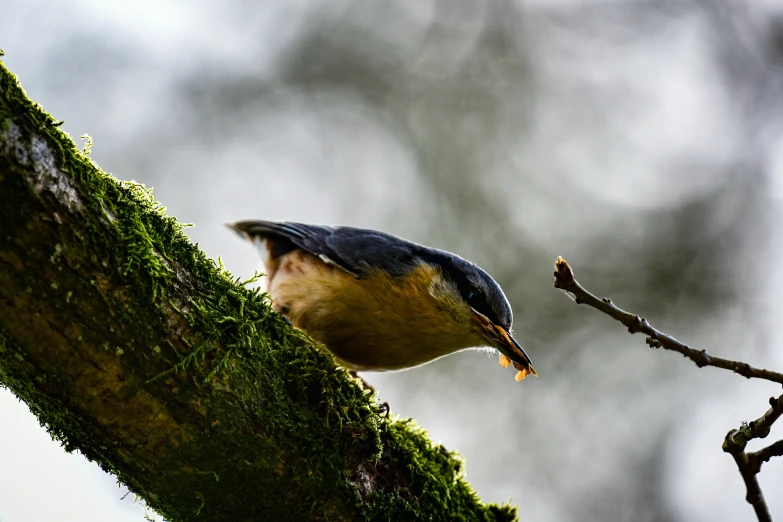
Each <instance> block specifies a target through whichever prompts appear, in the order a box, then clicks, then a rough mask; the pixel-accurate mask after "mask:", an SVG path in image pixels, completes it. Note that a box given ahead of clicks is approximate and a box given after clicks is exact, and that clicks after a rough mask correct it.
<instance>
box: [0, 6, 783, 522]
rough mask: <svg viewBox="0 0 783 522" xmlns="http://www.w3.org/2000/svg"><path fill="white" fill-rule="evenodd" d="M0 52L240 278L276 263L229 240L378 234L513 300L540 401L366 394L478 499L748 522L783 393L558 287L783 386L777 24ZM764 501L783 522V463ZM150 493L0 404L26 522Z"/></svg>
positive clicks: (484, 13) (479, 357)
mask: <svg viewBox="0 0 783 522" xmlns="http://www.w3.org/2000/svg"><path fill="white" fill-rule="evenodd" d="M0 48H3V49H4V50H5V53H6V56H5V58H4V61H5V63H6V64H7V65H8V66H9V67H10V68H11V70H13V71H14V72H15V73H16V74H18V75H19V78H20V80H21V82H22V85H23V86H24V87H25V88H26V89H27V91H28V93H29V95H30V96H31V97H32V98H33V99H34V100H36V101H38V102H40V103H42V104H43V106H44V107H45V108H46V109H47V110H48V111H50V112H51V113H52V114H53V115H54V116H55V117H56V118H60V119H64V120H65V125H64V126H63V128H64V129H65V130H66V131H68V132H69V133H70V134H71V135H72V136H74V137H75V138H76V139H77V142H78V141H79V140H78V138H77V137H78V136H79V135H81V134H83V133H88V134H90V135H91V136H92V137H93V139H94V140H95V144H94V146H93V148H92V157H93V158H94V159H95V160H96V161H97V162H98V163H99V164H100V165H101V166H102V167H103V168H104V169H105V170H107V171H110V172H113V173H114V174H115V175H116V176H117V177H118V178H120V179H134V180H136V181H139V182H142V183H144V184H146V185H147V186H151V187H154V189H155V195H156V197H157V199H158V200H160V201H161V202H162V203H163V204H164V205H166V206H167V207H168V210H169V213H171V214H172V215H174V216H176V217H177V218H179V219H180V220H181V221H184V222H190V223H194V224H195V227H194V228H191V229H188V234H189V235H190V237H191V238H192V239H193V241H195V242H198V243H199V244H200V246H201V248H202V249H204V250H205V251H206V253H207V254H208V255H209V256H211V257H214V258H217V257H218V256H220V257H221V258H222V259H223V261H224V263H225V264H226V265H227V266H228V268H229V269H231V270H232V271H233V272H234V273H235V274H236V275H241V276H249V275H251V274H252V273H253V271H254V270H255V269H257V268H259V266H260V265H259V261H258V259H257V257H256V254H255V252H254V251H253V250H252V248H251V247H250V246H249V245H248V244H245V243H242V242H241V241H240V240H239V239H238V238H236V237H235V236H234V235H233V234H231V233H229V231H228V230H227V229H225V228H224V226H223V223H225V222H228V221H233V220H236V219H241V218H252V217H257V218H264V219H281V220H298V221H304V222H313V223H325V224H350V225H354V226H361V227H368V228H379V229H383V230H385V231H388V232H391V233H394V234H397V235H401V236H403V237H406V238H409V239H412V240H415V241H418V242H422V243H426V244H428V245H431V246H435V247H440V248H445V249H448V250H451V251H454V252H456V253H458V254H460V255H462V256H463V257H466V258H468V259H471V260H473V261H475V262H476V263H478V264H479V265H480V266H482V267H483V268H485V269H486V270H487V271H488V272H490V274H492V275H493V276H494V277H495V279H497V280H498V282H499V283H500V284H501V286H502V287H503V288H504V290H505V292H506V294H507V296H508V297H509V299H510V301H511V304H512V306H513V308H514V312H515V319H516V320H515V323H514V326H515V330H516V333H517V338H518V339H519V340H520V341H521V342H522V344H523V345H524V346H525V348H526V349H527V351H528V353H529V354H530V355H531V356H532V358H533V360H534V361H535V363H536V369H537V370H538V371H539V373H540V375H541V376H540V378H538V379H527V380H525V381H524V383H516V382H515V381H514V378H513V376H514V372H513V371H510V370H504V369H502V368H500V367H499V366H498V364H497V359H496V358H495V357H488V356H487V355H486V354H483V353H478V352H474V351H469V352H465V353H461V354H459V355H456V356H451V357H447V358H445V359H441V360H439V361H437V362H435V363H432V364H430V365H428V366H425V367H422V368H418V369H415V370H410V371H406V372H401V373H390V374H366V375H365V378H366V379H367V380H369V381H370V382H371V383H373V384H374V385H375V386H376V387H377V389H378V390H379V393H380V398H381V400H385V401H388V402H389V403H390V404H391V407H392V409H393V411H394V412H396V413H398V414H400V415H402V416H403V417H414V418H415V419H416V420H417V421H418V422H419V423H420V424H422V425H423V426H424V427H426V428H427V429H428V430H429V431H430V433H431V434H432V437H433V438H434V439H435V440H436V441H442V442H443V443H444V444H445V445H446V447H448V448H449V449H457V450H459V451H461V452H462V453H463V454H464V455H465V457H466V458H467V477H468V480H469V481H470V482H471V484H472V485H473V487H475V488H476V490H477V491H478V493H479V494H480V496H481V497H482V498H483V499H484V500H486V501H497V502H505V501H511V502H513V503H515V504H518V505H520V506H521V507H520V517H521V519H522V520H530V521H566V522H568V521H625V520H632V521H639V522H647V521H649V522H654V521H655V522H658V521H661V522H663V521H690V520H696V521H700V520H705V521H729V520H731V521H736V520H753V519H754V516H753V511H752V509H751V508H750V506H749V505H748V504H746V503H745V501H744V496H745V490H744V486H743V483H742V481H741V478H740V475H739V473H738V472H737V470H736V467H735V465H734V461H733V459H732V458H731V457H730V456H728V455H727V454H724V453H723V452H722V451H721V443H722V440H723V437H724V436H725V434H726V432H727V431H728V430H729V429H732V428H734V427H737V426H739V424H740V422H741V421H745V420H747V421H750V420H753V419H755V418H757V417H758V416H760V415H761V414H762V413H763V412H764V411H765V410H766V409H767V407H768V404H767V399H768V397H770V396H771V395H778V394H779V393H780V389H779V387H776V386H772V385H770V384H768V383H763V382H762V383H757V382H750V381H746V380H745V379H743V378H741V377H739V376H736V375H733V374H730V373H727V372H723V371H720V370H716V369H710V368H707V369H702V370H699V369H697V368H696V366H694V365H693V364H692V363H691V362H689V361H687V360H684V359H683V358H682V357H680V356H679V355H677V354H673V353H670V352H662V351H654V350H651V349H649V348H647V347H646V345H645V344H644V338H643V337H641V336H636V337H631V336H629V335H628V334H627V333H625V331H624V330H623V328H622V327H621V326H620V325H618V324H616V323H614V322H612V321H611V320H610V319H608V318H607V317H604V316H602V315H600V314H599V313H597V312H595V311H593V310H590V309H587V308H579V307H577V306H575V305H574V304H573V303H572V302H570V301H569V299H568V298H567V297H566V296H564V295H563V294H561V293H560V292H558V291H556V290H554V289H553V288H552V270H553V262H554V260H555V258H556V257H557V256H558V255H562V256H564V257H565V258H566V259H568V260H569V261H570V262H571V264H572V266H573V267H574V269H575V270H576V273H577V277H578V278H579V279H580V281H581V282H582V283H583V284H584V285H585V286H586V287H588V288H589V289H591V290H592V291H594V292H595V293H597V294H599V295H607V296H611V297H612V298H613V299H614V300H615V301H616V302H617V303H619V304H620V305H621V306H623V307H625V308H626V309H629V310H631V311H634V312H637V313H640V314H643V315H644V316H646V317H648V318H649V319H650V320H651V322H652V323H653V324H655V325H656V326H658V327H660V328H661V329H663V330H665V331H667V332H669V333H671V334H673V335H675V336H677V337H678V338H680V339H682V340H684V341H686V342H689V343H690V344H693V345H695V346H697V347H702V348H708V349H710V351H712V352H713V353H716V354H720V355H722V356H725V357H730V358H738V359H743V360H746V361H747V362H750V363H752V364H755V365H759V366H766V367H772V368H775V369H777V370H783V334H781V332H780V331H779V328H778V327H779V323H780V320H779V317H780V316H781V314H782V313H783V302H781V299H780V297H779V296H780V295H781V293H783V270H781V268H780V266H779V264H778V262H777V260H778V259H780V257H781V255H783V247H782V246H781V245H783V241H782V240H783V231H781V226H780V225H781V223H783V219H782V218H783V215H782V212H781V211H782V210H783V127H781V124H782V123H783V111H782V110H781V109H782V108H783V101H782V100H783V98H782V97H781V96H782V94H783V78H782V76H781V73H782V72H783V2H781V1H779V0H776V1H773V0H766V1H762V0H754V1H750V0H748V1H743V0H712V1H699V0H684V1H671V0H633V1H631V0H518V1H513V0H506V1H503V0H496V1H492V0H486V1H473V0H396V1H382V0H377V1H358V0H354V1H343V0H332V1H329V2H326V1H318V0H266V1H265V2H252V1H249V0H199V1H185V0H154V1H153V0H135V1H133V2H131V1H130V0H127V1H120V0H115V1H113V2H105V1H102V0H60V1H53V0H49V1H44V0H3V2H2V16H0ZM779 424H781V423H779ZM781 437H783V425H779V426H776V427H775V430H774V431H773V434H772V437H771V438H770V439H767V442H771V441H772V440H776V439H779V438H781ZM752 449H756V446H752ZM760 477H761V485H762V487H763V489H764V491H765V494H766V496H767V499H768V502H769V504H770V506H771V509H772V511H773V514H774V515H776V516H777V517H778V518H780V519H783V494H781V489H782V488H783V459H777V461H773V462H771V463H769V464H767V465H766V466H765V467H764V469H763V471H762V473H761V476H760ZM126 493H127V490H126V489H124V488H122V487H121V486H118V485H117V484H116V483H115V480H114V478H113V477H111V476H108V475H105V474H103V472H101V471H100V470H99V468H98V466H96V465H94V464H92V463H88V462H87V461H86V460H85V459H84V458H83V457H81V456H80V455H79V454H78V453H75V454H70V455H69V454H66V453H65V452H64V451H63V450H62V449H61V448H60V447H59V445H58V444H57V443H56V442H53V441H52V440H51V439H50V438H49V436H48V435H47V433H46V431H45V430H44V429H43V428H41V427H40V426H39V425H38V423H37V421H36V419H35V418H34V417H33V416H32V415H31V414H30V413H29V412H28V410H27V408H26V407H25V406H24V404H20V403H19V402H18V401H17V400H16V399H15V398H14V397H13V395H11V394H10V392H8V391H7V390H0V520H2V522H26V521H39V520H54V519H57V520H59V521H60V522H65V521H77V520H78V521H99V520H100V521H103V520H116V521H141V520H143V519H144V516H145V510H144V507H143V505H141V504H140V503H139V502H136V501H135V500H134V496H133V495H132V494H130V495H127V496H126ZM149 515H150V516H154V514H151V513H150V514H149ZM158 519H160V518H159V517H158Z"/></svg>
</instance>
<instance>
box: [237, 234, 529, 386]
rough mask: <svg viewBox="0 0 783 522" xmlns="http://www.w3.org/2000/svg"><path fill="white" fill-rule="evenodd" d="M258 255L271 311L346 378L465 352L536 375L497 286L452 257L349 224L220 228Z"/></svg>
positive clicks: (474, 267) (521, 375) (484, 274)
mask: <svg viewBox="0 0 783 522" xmlns="http://www.w3.org/2000/svg"><path fill="white" fill-rule="evenodd" d="M227 226H228V227H229V228H231V229H232V230H233V231H234V232H236V233H237V234H238V235H239V236H240V237H241V238H242V239H245V240H247V241H249V242H251V243H252V244H253V245H254V246H255V247H256V248H257V249H258V251H259V252H260V254H261V259H262V262H263V264H264V269H265V270H264V272H265V274H266V276H267V289H266V291H267V293H268V294H269V295H270V297H271V300H272V306H273V308H274V309H275V310H276V311H277V312H279V313H280V314H281V315H283V316H284V318H285V320H286V321H287V322H288V323H289V324H290V325H292V326H293V327H295V328H299V329H301V330H304V331H305V332H307V334H308V335H309V336H310V337H312V338H313V339H314V340H316V341H318V342H319V343H322V344H323V345H324V346H325V347H326V348H327V349H328V350H329V351H330V352H331V353H332V355H333V357H334V360H335V362H336V363H337V364H338V365H340V366H343V367H345V368H346V369H348V370H349V371H351V372H352V373H354V374H355V372H359V371H362V372H364V371H375V372H383V371H396V370H404V369H408V368H413V367H416V366H421V365H423V364H426V363H429V362H431V361H434V360H436V359H439V358H441V357H444V356H446V355H449V354H452V353H455V352H458V351H461V350H465V349H470V348H481V347H489V348H491V349H495V350H497V351H498V352H500V355H499V357H500V364H501V365H502V366H504V367H507V366H509V365H510V364H512V363H513V364H514V367H515V368H516V369H517V370H518V372H517V375H516V379H517V380H521V379H524V378H525V377H526V376H527V375H531V374H532V375H534V376H537V375H538V374H537V373H536V371H535V370H534V369H533V365H532V361H531V359H530V357H529V356H528V355H527V353H526V352H525V350H524V349H523V348H522V346H521V345H520V344H519V343H518V342H517V341H516V340H515V339H514V337H513V335H512V331H511V326H512V320H513V316H512V311H511V305H510V304H509V302H508V299H506V296H505V294H504V293H503V290H502V289H501V288H500V285H498V283H496V282H495V280H494V279H493V278H492V277H491V276H490V275H489V274H488V273H487V272H485V271H484V270H482V269H481V268H479V267H478V266H477V265H475V264H474V263H472V262H470V261H467V260H465V259H463V258H462V257H460V256H458V255H456V254H453V253H451V252H448V251H445V250H440V249H437V248H431V247H427V246H424V245H421V244H418V243H414V242H412V241H408V240H405V239H402V238H400V237H397V236H394V235H392V234H388V233H385V232H380V231H377V230H369V229H362V228H354V227H349V226H325V225H310V224H304V223H294V222H277V221H263V220H243V221H236V222H233V223H229V224H227Z"/></svg>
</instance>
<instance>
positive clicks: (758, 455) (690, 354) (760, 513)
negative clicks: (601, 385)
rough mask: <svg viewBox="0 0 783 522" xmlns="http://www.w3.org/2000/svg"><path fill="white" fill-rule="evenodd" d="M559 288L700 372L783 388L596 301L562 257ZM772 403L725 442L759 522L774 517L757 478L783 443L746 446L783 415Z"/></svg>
mask: <svg viewBox="0 0 783 522" xmlns="http://www.w3.org/2000/svg"><path fill="white" fill-rule="evenodd" d="M555 288H559V289H560V290H564V291H565V292H568V294H569V295H570V296H571V297H572V298H573V299H574V301H575V302H576V303H577V304H585V305H587V306H591V307H593V308H595V309H596V310H598V311H600V312H603V313H605V314H606V315H608V316H609V317H611V318H613V319H615V320H617V321H619V322H620V323H622V324H623V325H624V326H625V327H626V328H628V332H630V333H631V334H635V333H639V332H641V333H643V334H645V335H647V344H648V345H649V346H651V347H653V348H664V349H667V350H673V351H675V352H679V353H681V354H682V355H684V356H685V357H687V358H689V359H691V360H692V361H693V362H694V363H696V366H698V367H699V368H703V367H704V366H714V367H716V368H722V369H724V370H731V371H733V372H734V373H738V374H740V375H742V376H743V377H747V378H748V379H750V378H757V379H764V380H767V381H772V382H776V383H779V384H783V374H780V373H778V372H773V371H770V370H764V369H760V368H754V367H753V366H750V365H749V364H747V363H744V362H739V361H732V360H730V359H723V358H721V357H715V356H713V355H710V354H709V353H707V351H706V350H696V349H694V348H691V347H690V346H688V345H685V344H683V343H681V342H680V341H678V340H677V339H675V338H674V337H672V336H670V335H668V334H665V333H663V332H661V331H660V330H658V329H656V328H654V327H653V326H652V325H651V324H650V323H648V322H647V320H646V319H644V318H642V317H639V316H638V315H636V314H632V313H629V312H626V311H625V310H623V309H621V308H619V307H618V306H617V305H615V304H614V303H612V301H611V299H608V298H603V299H600V298H598V297H596V296H595V295H593V294H592V293H590V292H588V291H587V290H586V289H585V288H584V287H583V286H582V285H580V284H579V283H578V282H577V280H576V277H575V276H574V271H573V269H572V268H571V266H570V265H569V264H568V262H567V261H566V260H565V259H563V258H562V257H558V258H557V261H555ZM769 403H770V406H771V408H770V409H769V410H767V412H766V413H765V414H764V415H762V416H761V417H760V418H759V419H757V420H755V421H753V422H751V423H750V424H744V425H743V426H742V427H741V428H740V429H738V430H732V431H730V432H729V433H728V434H727V435H726V438H725V440H724V442H723V450H724V451H725V452H727V453H730V454H731V455H732V457H734V461H735V462H736V463H737V468H738V469H739V472H740V475H742V479H743V480H744V481H745V487H746V489H747V495H746V496H745V499H746V500H747V501H748V503H750V504H751V505H752V506H753V509H754V510H755V511H756V517H757V518H758V520H759V522H772V515H771V514H770V512H769V507H768V506H767V503H766V501H765V500H764V494H763V493H762V491H761V487H760V486H759V483H758V479H757V475H758V473H759V471H760V470H761V464H762V463H763V462H767V461H768V460H769V459H770V458H772V457H773V456H780V455H781V454H782V453H783V441H778V442H776V443H775V444H772V445H771V446H768V447H766V448H764V449H762V450H759V451H757V452H755V453H745V446H746V445H747V443H748V441H749V440H751V439H755V438H764V437H766V436H767V435H768V434H769V431H770V428H771V427H772V424H773V423H774V422H775V421H776V420H778V418H779V417H780V416H781V415H782V414H783V395H781V396H780V397H778V398H777V399H776V398H775V397H772V398H770V400H769Z"/></svg>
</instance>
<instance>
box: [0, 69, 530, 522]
mask: <svg viewBox="0 0 783 522" xmlns="http://www.w3.org/2000/svg"><path fill="white" fill-rule="evenodd" d="M0 383H1V384H2V385H4V386H6V387H8V388H9V389H10V390H11V391H13V392H14V393H15V394H16V395H17V396H18V397H19V398H21V399H22V400H24V401H25V402H26V403H27V404H28V406H29V407H30V409H31V410H32V412H33V413H34V414H35V415H36V416H37V417H38V419H39V420H40V421H41V423H42V425H44V426H45V427H46V429H48V430H49V432H50V433H51V434H52V436H53V437H54V438H56V439H57V440H59V441H61V442H62V444H63V446H64V447H65V449H66V450H68V451H72V450H79V451H80V452H82V453H83V454H84V455H85V456H86V457H87V458H89V459H91V460H93V461H95V462H97V463H98V464H99V465H100V466H101V467H102V468H103V469H104V470H106V471H108V472H111V473H114V474H115V475H116V476H117V477H118V479H119V480H120V481H122V482H123V483H124V484H126V485H128V487H129V488H130V489H131V490H132V491H133V492H134V493H136V494H137V495H139V496H140V497H141V498H143V499H144V500H145V501H146V502H147V503H148V504H149V505H150V506H151V507H152V508H154V509H155V510H157V511H158V512H160V513H161V514H162V515H163V516H165V517H166V518H167V519H169V520H172V521H182V520H191V519H194V518H196V517H197V516H198V517H200V518H201V519H203V520H210V521H223V520H231V521H237V520H280V521H283V520H354V519H356V520H362V519H364V520H414V519H421V520H482V521H491V520H513V519H515V518H516V513H515V509H514V508H512V507H509V506H497V505H491V504H484V503H482V502H481V501H480V500H479V499H478V497H477V496H476V494H475V493H474V492H473V490H472V489H471V488H470V486H469V485H468V484H467V482H466V481H465V479H464V467H463V461H462V459H461V457H459V456H458V455H456V454H454V453H451V452H449V451H446V450H445V449H444V448H442V447H441V446H438V445H435V444H433V443H432V442H431V441H430V439H429V437H428V435H427V434H426V432H424V431H423V430H422V429H421V428H419V427H417V426H416V425H415V423H413V422H411V421H403V420H400V419H397V418H395V417H394V416H391V417H387V416H384V415H382V414H380V413H379V411H378V407H377V405H376V403H375V401H374V399H373V398H372V397H370V396H369V395H368V394H366V393H365V392H364V391H363V390H362V389H361V388H360V387H359V386H357V384H356V382H355V381H354V380H353V379H352V378H351V377H350V375H348V374H347V373H346V372H345V371H343V370H341V369H339V368H335V365H334V363H333V361H332V359H331V358H330V356H329V355H328V354H327V353H326V352H325V351H324V350H323V348H321V347H318V346H317V345H315V344H314V343H313V341H312V340H311V339H309V338H308V337H307V336H306V335H304V334H303V333H301V332H299V331H296V330H293V329H292V328H290V327H289V326H288V325H286V323H285V322H284V321H283V320H282V319H281V318H280V316H279V315H278V314H276V313H274V312H273V311H272V309H271V308H270V306H269V300H268V296H267V295H265V294H263V293H261V292H259V291H257V290H251V289H247V288H245V287H244V286H243V285H241V284H239V282H238V281H237V280H235V279H233V278H232V277H231V276H230V275H229V274H228V273H226V272H225V271H224V270H222V268H221V267H219V266H217V265H216V263H215V262H213V261H212V260H210V259H208V258H207V257H206V256H205V255H204V254H203V253H202V252H201V251H200V250H198V248H197V247H196V246H194V245H193V244H192V243H190V241H189V240H188V239H187V237H186V235H185V234H184V233H183V231H182V227H181V226H180V225H179V223H178V222H177V221H176V220H175V219H174V218H172V217H170V216H167V215H166V214H165V209H164V208H163V207H162V206H161V205H159V204H158V203H156V202H155V201H154V199H153V198H152V196H151V194H150V192H149V191H148V190H147V189H146V188H144V187H143V186H141V185H138V184H135V183H129V182H122V181H118V180H117V179H115V178H114V177H112V176H111V175H109V174H106V173H104V172H103V171H101V170H100V169H99V168H98V166H97V165H96V164H95V163H94V162H93V161H92V160H91V159H90V158H89V157H88V156H86V155H84V154H83V153H82V152H81V151H79V150H78V149H77V147H76V146H75V145H74V143H73V141H72V140H71V138H70V137H69V136H68V135H67V134H65V133H64V132H62V131H61V130H60V129H59V122H58V121H57V120H55V119H53V118H52V117H51V116H50V115H49V114H47V113H46V112H45V111H43V109H42V108H41V107H40V106H39V105H37V104H35V103H33V102H32V101H30V100H29V99H28V98H27V96H26V94H25V93H24V91H23V90H22V88H21V87H20V85H19V83H18V81H17V79H16V77H15V76H14V75H13V74H12V73H11V72H10V71H9V70H8V69H7V68H5V65H3V64H2V63H1V62H0Z"/></svg>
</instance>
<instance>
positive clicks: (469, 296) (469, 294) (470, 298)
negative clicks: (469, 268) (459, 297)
mask: <svg viewBox="0 0 783 522" xmlns="http://www.w3.org/2000/svg"><path fill="white" fill-rule="evenodd" d="M474 297H476V291H475V290H471V291H470V292H468V299H467V301H468V303H469V302H471V301H472V300H473V298H474Z"/></svg>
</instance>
